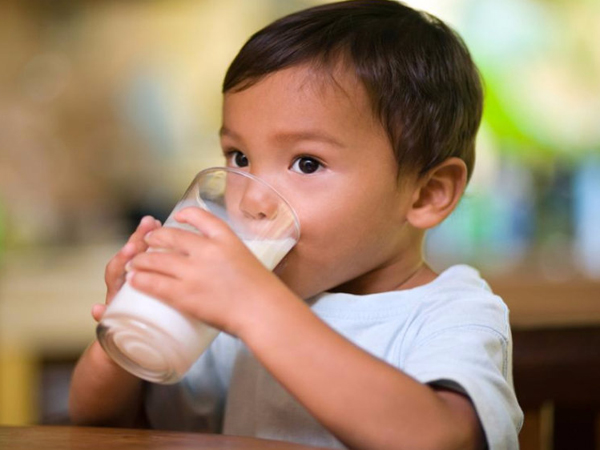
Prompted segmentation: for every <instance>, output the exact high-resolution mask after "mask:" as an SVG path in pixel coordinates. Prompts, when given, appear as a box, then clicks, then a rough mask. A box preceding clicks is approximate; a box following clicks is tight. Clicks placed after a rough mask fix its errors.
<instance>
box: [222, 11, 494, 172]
mask: <svg viewBox="0 0 600 450" xmlns="http://www.w3.org/2000/svg"><path fill="white" fill-rule="evenodd" d="M339 61H343V62H344V63H345V64H346V65H348V66H349V68H350V69H352V70H354V73H355V74H356V76H357V77H358V79H359V80H360V81H361V82H362V83H363V85H364V86H365V87H366V90H367V93H368V95H369V98H370V100H371V104H372V106H373V111H374V113H375V115H376V117H379V119H380V121H381V123H382V125H383V127H384V129H385V130H386V132H387V134H388V136H389V139H390V142H391V144H392V147H393V149H394V152H395V156H396V160H397V162H398V166H399V169H400V170H401V171H404V170H417V171H418V172H419V173H420V174H423V173H425V172H426V171H427V170H429V169H430V168H432V167H434V166H436V165H437V164H439V163H441V162H442V161H444V160H445V159H447V158H450V157H452V156H456V157H459V158H461V159H462V160H464V161H465V163H466V165H467V168H468V171H469V172H468V173H469V176H470V174H471V172H472V169H473V164H474V160H475V136H476V134H477V129H478V127H479V123H480V120H481V114H482V109H483V94H482V88H481V82H480V78H479V74H478V71H477V68H476V67H475V65H474V63H473V61H472V60H471V57H470V55H469V51H468V50H467V48H466V46H465V44H464V43H463V41H462V39H461V38H460V37H459V36H458V35H457V34H456V33H455V32H454V31H453V30H452V29H450V28H449V27H448V26H447V25H445V24H444V23H443V22H442V21H441V20H439V19H437V18H436V17H433V16H431V15H429V14H427V13H424V12H420V11H416V10H414V9H411V8H409V7H408V6H405V5H403V4H402V3H399V2H397V1H388V0H353V1H345V2H339V3H330V4H325V5H321V6H317V7H313V8H309V9H305V10H303V11H299V12H297V13H294V14H291V15H288V16H285V17H283V18H281V19H279V20H277V21H275V22H273V23H272V24H270V25H268V26H267V27H265V28H263V29H262V30H260V31H258V32H257V33H256V34H254V35H253V36H252V37H251V38H250V39H249V40H248V42H247V43H246V44H245V45H244V46H243V47H242V49H241V50H240V52H239V53H238V55H237V56H236V57H235V59H234V60H233V62H232V63H231V65H230V66H229V69H228V71H227V74H226V75H225V80H224V82H223V92H224V93H226V92H228V91H240V90H243V89H246V88H247V87H250V86H252V85H253V84H254V83H256V82H258V81H259V80H260V79H262V78H263V77H265V76H266V75H268V74H270V73H273V72H275V71H278V70H281V69H284V68H287V67H290V66H293V65H298V64H303V63H310V64H314V65H315V66H316V67H321V68H327V69H329V70H333V67H334V66H335V64H336V63H338V62H339Z"/></svg>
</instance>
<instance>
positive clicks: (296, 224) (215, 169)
mask: <svg viewBox="0 0 600 450" xmlns="http://www.w3.org/2000/svg"><path fill="white" fill-rule="evenodd" d="M216 172H225V173H234V174H237V175H241V176H243V177H246V178H248V179H250V180H253V181H256V182H258V183H260V184H261V185H262V186H264V187H266V188H267V189H269V190H270V191H272V192H273V193H275V195H277V197H278V198H280V199H281V200H282V201H283V203H284V204H285V205H286V206H287V207H288V209H289V210H290V212H291V213H292V219H293V222H294V230H295V232H296V233H295V234H296V236H295V238H296V242H298V241H299V240H300V220H299V219H298V215H297V214H296V210H294V207H293V206H292V205H291V204H290V202H288V201H287V199H286V198H285V197H284V196H283V195H281V194H280V193H279V191H278V190H277V189H275V188H274V187H273V186H271V185H270V184H269V183H267V182H266V181H265V180H263V179H262V178H259V177H257V176H256V175H252V174H251V173H249V172H245V171H243V170H239V169H237V168H235V167H225V166H215V167H209V168H207V169H204V170H201V171H200V172H198V173H197V174H196V176H195V177H194V180H197V179H198V178H200V177H201V176H203V175H207V174H211V173H216Z"/></svg>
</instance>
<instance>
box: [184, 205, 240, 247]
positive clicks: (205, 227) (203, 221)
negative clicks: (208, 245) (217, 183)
mask: <svg viewBox="0 0 600 450" xmlns="http://www.w3.org/2000/svg"><path fill="white" fill-rule="evenodd" d="M175 220H177V221H178V222H181V223H187V224H188V225H191V226H193V227H194V228H196V229H197V230H198V231H199V232H200V233H201V234H203V235H204V236H207V237H209V238H211V239H215V238H216V239H218V238H220V237H222V236H226V235H232V234H234V233H233V230H231V228H230V227H229V225H227V224H226V223H225V222H224V221H223V220H221V219H220V218H218V217H217V216H215V215H214V214H212V213H210V212H208V211H206V210H204V209H202V208H198V207H195V206H192V207H188V208H184V209H182V210H180V211H178V212H177V214H175Z"/></svg>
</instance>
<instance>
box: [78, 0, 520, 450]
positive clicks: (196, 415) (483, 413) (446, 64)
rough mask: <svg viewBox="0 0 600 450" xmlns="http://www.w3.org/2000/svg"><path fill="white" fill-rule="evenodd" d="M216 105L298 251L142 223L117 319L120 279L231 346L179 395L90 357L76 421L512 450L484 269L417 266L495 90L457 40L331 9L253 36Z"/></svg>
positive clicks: (233, 153) (456, 194)
mask: <svg viewBox="0 0 600 450" xmlns="http://www.w3.org/2000/svg"><path fill="white" fill-rule="evenodd" d="M223 92H224V107H223V125H222V129H221V142H222V148H223V152H224V154H225V157H226V161H227V165H228V166H231V167H238V168H241V169H242V170H246V171H249V172H251V173H253V174H255V175H257V176H258V177H260V178H262V179H264V180H265V181H267V182H268V183H270V184H271V185H272V186H274V187H275V189H277V190H278V191H279V192H280V193H281V194H282V195H283V196H284V197H285V198H286V199H287V200H288V201H289V202H290V204H291V205H292V206H293V207H294V209H295V210H296V212H297V214H298V217H299V220H300V224H301V238H300V241H299V242H298V244H297V246H296V247H295V248H294V249H293V250H292V251H291V252H290V254H289V255H288V256H287V257H286V258H285V260H284V261H283V263H282V264H280V266H279V267H278V268H277V269H276V271H275V273H271V272H269V271H267V270H266V269H265V268H264V267H263V266H262V265H261V264H260V263H259V262H258V261H257V260H256V259H255V258H254V257H253V255H252V254H251V253H250V252H249V251H248V250H247V249H246V247H245V246H244V244H243V243H242V242H241V241H240V240H239V239H237V238H236V236H235V235H234V234H233V233H232V232H231V231H230V230H229V229H228V228H227V227H226V226H225V225H224V224H223V223H222V222H220V221H219V220H218V219H216V218H214V217H212V216H210V214H208V213H206V212H204V211H201V210H200V209H197V208H188V209H185V210H183V211H181V212H180V213H179V215H178V216H177V219H178V220H179V221H181V222H184V223H188V224H191V225H192V226H194V227H196V228H197V229H198V230H199V231H200V234H194V233H191V232H187V231H184V230H178V229H172V228H160V226H159V224H157V223H156V221H154V220H153V219H152V218H145V219H144V220H143V221H142V222H141V224H140V226H139V228H138V229H137V231H136V232H135V233H134V234H133V235H132V236H131V238H130V239H129V242H128V243H127V244H126V245H125V247H124V248H123V249H122V250H121V251H120V252H119V253H118V254H117V255H116V256H115V257H114V258H113V259H112V260H111V262H110V263H109V264H108V266H107V270H106V283H107V286H108V292H107V302H109V301H110V300H111V299H112V297H113V296H114V294H115V293H116V292H117V290H118V289H119V287H120V286H121V285H122V284H123V282H124V279H125V273H126V270H125V269H126V268H127V279H128V280H129V282H130V283H131V284H132V286H134V287H135V288H137V289H138V290H141V291H143V292H146V293H148V294H150V295H153V296H155V297H158V298H161V299H163V300H164V301H165V302H167V303H169V304H172V305H173V306H175V307H176V308H178V309H180V310H182V311H185V312H186V313H188V314H190V315H192V316H194V317H196V318H197V319H199V320H202V321H205V322H207V323H210V324H212V325H213V326H215V327H217V328H219V329H221V330H223V331H225V333H221V335H220V336H219V337H218V338H217V339H216V340H215V341H214V343H213V345H212V346H211V347H210V349H209V350H208V351H207V352H206V353H205V354H204V355H203V356H202V357H201V358H200V359H199V360H198V362H197V363H196V364H195V365H194V367H193V368H192V369H191V371H190V372H189V373H188V374H187V376H186V377H185V379H184V380H183V381H181V382H180V383H177V384H175V385H170V386H159V385H151V384H149V383H143V382H142V381H140V380H139V379H136V378H135V377H133V376H132V375H130V374H128V373H126V372H125V371H123V370H122V369H121V368H120V367H118V366H117V365H116V364H115V363H113V362H112V361H111V360H110V358H109V357H108V356H107V355H106V354H105V353H104V352H103V350H102V349H101V347H100V346H99V345H98V343H97V342H95V343H93V344H92V345H91V346H90V348H89V349H88V350H87V351H86V352H85V354H84V355H83V356H82V358H81V360H80V362H79V364H78V366H77V368H76V369H75V372H74V376H73V383H72V391H71V403H70V408H71V415H72V418H73V421H74V422H75V423H80V424H96V425H119V426H134V425H137V424H141V423H144V424H147V425H149V426H152V427H156V428H171V429H181V430H206V429H208V430H210V431H214V432H222V433H225V434H233V435H248V436H257V437H263V438H271V439H282V440H289V441H294V442H300V443H305V444H312V445H318V446H323V447H332V448H344V446H346V447H348V448H356V449H386V450H389V449H395V448H402V449H410V450H416V449H435V450H441V449H482V448H486V447H487V448H490V449H516V448H518V441H517V433H518V430H519V428H520V424H521V420H522V415H521V411H520V409H519V406H518V404H517V401H516V398H515V395H514V391H513V387H512V379H511V376H512V375H511V371H512V369H511V364H512V363H511V337H510V328H509V323H508V311H507V308H506V306H505V305H504V303H503V302H502V301H501V299H500V298H498V297H496V296H494V295H493V294H492V293H491V292H490V290H489V288H488V286H487V285H486V283H485V282H484V281H483V280H482V279H481V278H480V277H479V275H478V273H477V272H476V271H475V270H474V269H472V268H470V267H467V266H455V267H451V268H450V269H448V270H446V271H444V272H443V273H441V274H439V275H438V274H436V273H434V272H433V271H432V270H431V269H430V268H429V267H428V266H427V264H426V263H425V262H424V260H423V256H422V252H421V247H422V242H423V238H424V235H425V231H426V230H427V229H429V228H432V227H434V226H436V225H437V224H439V223H440V222H442V221H443V220H444V219H445V218H446V217H447V216H448V215H449V214H450V213H451V212H452V210H453V209H454V208H455V206H456V204H457V203H458V201H459V199H460V197H461V195H462V193H463V191H464V189H465V185H466V183H467V180H468V178H469V175H470V173H471V170H472V167H473V161H474V142H475V135H476V132H477V128H478V126H479V121H480V117H481V110H482V94H481V86H480V81H479V77H478V74H477V70H476V68H475V66H474V65H473V62H472V61H471V58H470V56H469V54H468V51H467V50H466V49H465V47H464V45H463V44H462V41H461V40H460V38H458V37H457V36H456V35H455V34H454V33H453V32H452V31H451V30H450V29H449V28H448V27H446V26H445V25H444V24H443V23H442V22H440V21H439V20H438V19H436V18H434V17H431V16H429V15H426V14H424V13H420V12H416V11H414V10H412V9H410V8H408V7H406V6H404V5H402V4H400V3H397V2H393V1H387V0H363V1H350V2H342V3H334V4H328V5H324V6H319V7H315V8H311V9H308V10H305V11H301V12H299V13H296V14H292V15H290V16H288V17H285V18H283V19H280V20H278V21H276V22H274V23H273V24H271V25H270V26H268V27H266V28H265V29H263V30H261V31H259V32H258V33H257V34H255V35H254V36H253V37H252V38H251V39H250V40H249V41H248V43H247V44H246V45H245V46H244V47H243V48H242V50H241V51H240V53H239V54H238V55H237V57H236V58H235V60H234V61H233V63H232V64H231V66H230V68H229V70H228V72H227V75H226V77H225V82H224V89H223ZM148 246H150V247H157V248H161V249H163V250H164V251H162V252H150V253H145V252H144V250H145V249H146V248H147V247H148ZM126 266H127V267H126ZM102 311H103V307H102V306H96V307H94V310H93V315H94V317H95V318H96V319H99V317H100V316H101V314H102Z"/></svg>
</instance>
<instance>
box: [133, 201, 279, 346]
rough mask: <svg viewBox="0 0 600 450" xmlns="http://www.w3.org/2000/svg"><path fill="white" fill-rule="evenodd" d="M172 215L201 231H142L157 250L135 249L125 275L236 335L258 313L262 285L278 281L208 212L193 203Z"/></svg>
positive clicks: (142, 288) (138, 286)
mask: <svg viewBox="0 0 600 450" xmlns="http://www.w3.org/2000/svg"><path fill="white" fill-rule="evenodd" d="M175 219H176V220H177V221H179V222H182V223H186V224H189V225H191V226H193V227H194V228H196V229H197V230H198V231H199V232H200V233H199V234H197V233H193V232H190V231H186V230H181V229H176V228H171V227H163V228H161V229H160V230H155V231H153V232H152V233H150V234H149V235H146V238H145V239H146V243H147V244H148V245H149V246H150V247H152V248H153V249H157V250H160V251H155V252H146V253H138V254H137V255H136V256H135V257H134V258H133V259H132V260H131V267H130V271H129V273H128V275H127V280H128V281H129V283H130V284H131V285H132V286H133V287H134V288H136V289H138V290H140V291H143V292H145V293H147V294H149V295H151V296H154V297H157V298H160V299H162V300H164V301H166V302H168V303H170V304H172V305H173V306H174V307H175V308H177V309H179V310H180V311H183V312H185V313H188V314H190V315H191V316H192V317H195V318H197V319H199V320H202V321H204V322H207V323H209V324H211V325H212V326H215V327H217V328H219V329H222V330H224V331H227V332H228V333H230V334H233V335H238V331H239V330H240V327H241V326H242V325H243V324H245V323H247V321H249V320H252V319H253V318H256V317H257V313H260V310H261V308H257V307H256V305H257V304H256V303H255V302H254V300H258V299H260V298H263V299H264V298H265V297H268V296H267V295H265V289H266V288H268V287H273V286H278V283H279V284H281V282H280V281H279V280H278V279H277V277H276V276H275V275H273V274H272V273H271V272H270V271H269V270H267V269H266V268H265V267H264V266H263V265H262V264H261V263H260V261H259V260H258V259H257V258H256V257H255V256H254V255H253V254H252V253H251V252H250V250H249V249H248V248H247V247H246V246H245V245H244V243H243V242H242V241H241V240H240V239H239V238H238V237H237V236H236V235H235V233H234V232H233V231H232V230H231V229H230V228H229V227H228V226H227V224H226V223H225V222H223V221H222V220H221V219H219V218H217V217H215V216H213V215H212V214H211V213H209V212H207V211H204V210H202V209H200V208H195V207H191V208H185V209H183V210H181V211H179V212H178V213H177V215H176V216H175ZM281 285H282V284H281Z"/></svg>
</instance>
